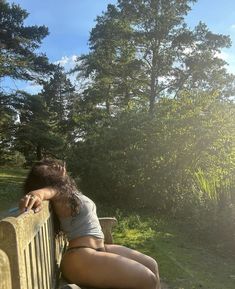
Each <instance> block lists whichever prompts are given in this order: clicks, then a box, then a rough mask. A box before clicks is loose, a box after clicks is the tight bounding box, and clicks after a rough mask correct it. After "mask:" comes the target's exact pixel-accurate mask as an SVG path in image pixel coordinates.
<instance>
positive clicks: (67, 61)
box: [54, 55, 77, 72]
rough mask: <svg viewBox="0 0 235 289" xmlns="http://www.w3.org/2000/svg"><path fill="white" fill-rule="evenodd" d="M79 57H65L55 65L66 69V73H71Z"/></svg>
mask: <svg viewBox="0 0 235 289" xmlns="http://www.w3.org/2000/svg"><path fill="white" fill-rule="evenodd" d="M76 59H77V55H71V56H63V57H62V58H61V59H60V60H57V61H55V62H54V64H60V65H61V66H63V67H64V69H65V71H66V72H67V71H69V70H70V69H72V68H74V66H75V65H76Z"/></svg>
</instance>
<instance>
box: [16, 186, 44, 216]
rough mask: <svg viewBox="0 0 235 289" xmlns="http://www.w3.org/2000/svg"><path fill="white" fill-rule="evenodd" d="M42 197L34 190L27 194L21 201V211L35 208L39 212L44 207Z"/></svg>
mask: <svg viewBox="0 0 235 289" xmlns="http://www.w3.org/2000/svg"><path fill="white" fill-rule="evenodd" d="M42 201H43V200H42V198H41V196H40V195H39V194H37V193H36V192H34V191H32V192H30V193H29V194H27V195H25V196H24V197H23V198H22V199H21V200H20V203H19V208H20V211H21V212H27V211H30V210H31V209H33V210H34V212H35V213H38V212H40V211H41V209H42Z"/></svg>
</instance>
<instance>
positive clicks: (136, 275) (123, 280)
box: [61, 249, 158, 289]
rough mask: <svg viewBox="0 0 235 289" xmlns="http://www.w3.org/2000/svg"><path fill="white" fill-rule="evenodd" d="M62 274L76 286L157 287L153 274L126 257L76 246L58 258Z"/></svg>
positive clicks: (142, 288) (135, 288)
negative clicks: (60, 261)
mask: <svg viewBox="0 0 235 289" xmlns="http://www.w3.org/2000/svg"><path fill="white" fill-rule="evenodd" d="M61 269H62V272H63V274H64V275H65V277H66V278H67V279H68V280H69V281H71V282H73V283H76V284H78V285H85V286H93V287H97V288H118V289H120V288H126V289H158V284H157V280H156V276H155V275H154V274H153V273H152V272H151V270H149V269H148V268H147V267H145V266H144V265H142V264H140V263H139V262H136V261H134V260H131V259H128V258H126V257H123V256H120V255H117V254H113V253H108V252H97V251H95V250H92V249H80V250H78V251H76V252H71V253H67V254H66V255H65V257H64V258H63V261H62V266H61Z"/></svg>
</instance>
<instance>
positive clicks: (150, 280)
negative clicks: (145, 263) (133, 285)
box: [142, 271, 160, 289]
mask: <svg viewBox="0 0 235 289" xmlns="http://www.w3.org/2000/svg"><path fill="white" fill-rule="evenodd" d="M142 288H146V289H160V288H159V280H158V277H157V276H156V275H155V274H154V273H153V272H151V271H149V272H148V274H147V279H146V280H145V284H144V287H142Z"/></svg>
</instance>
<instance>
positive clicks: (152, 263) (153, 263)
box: [148, 257, 159, 276]
mask: <svg viewBox="0 0 235 289" xmlns="http://www.w3.org/2000/svg"><path fill="white" fill-rule="evenodd" d="M148 268H149V269H150V270H151V271H152V272H153V273H154V274H155V275H157V276H158V275H159V269H158V263H157V261H156V260H155V259H153V258H151V257H150V259H149V264H148Z"/></svg>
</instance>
